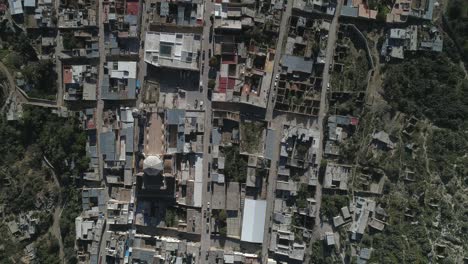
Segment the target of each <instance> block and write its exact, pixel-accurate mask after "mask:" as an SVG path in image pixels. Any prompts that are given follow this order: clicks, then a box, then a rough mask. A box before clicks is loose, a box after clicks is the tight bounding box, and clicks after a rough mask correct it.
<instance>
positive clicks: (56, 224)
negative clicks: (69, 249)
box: [43, 156, 65, 263]
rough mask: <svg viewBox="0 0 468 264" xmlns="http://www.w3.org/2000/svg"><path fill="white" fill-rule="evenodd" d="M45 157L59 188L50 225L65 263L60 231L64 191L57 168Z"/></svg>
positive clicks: (45, 161)
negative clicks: (62, 190)
mask: <svg viewBox="0 0 468 264" xmlns="http://www.w3.org/2000/svg"><path fill="white" fill-rule="evenodd" d="M43 159H44V164H45V165H46V166H47V167H48V168H49V170H50V172H51V173H52V178H53V179H54V184H55V186H57V188H59V193H58V202H57V206H55V210H54V216H53V222H52V226H51V227H50V230H49V231H50V232H51V233H52V234H53V235H54V236H55V238H56V239H57V241H58V243H59V257H60V259H61V260H62V261H61V262H62V263H65V253H64V251H63V248H64V247H63V240H62V233H61V231H60V216H61V215H62V211H63V205H62V203H63V198H62V192H61V187H60V181H59V178H58V177H57V175H56V174H55V168H54V167H53V166H52V164H50V162H49V160H48V159H47V158H46V157H45V156H43Z"/></svg>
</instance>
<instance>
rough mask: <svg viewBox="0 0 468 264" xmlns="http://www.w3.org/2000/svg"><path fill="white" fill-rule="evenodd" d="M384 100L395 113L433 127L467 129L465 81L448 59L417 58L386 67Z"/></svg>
mask: <svg viewBox="0 0 468 264" xmlns="http://www.w3.org/2000/svg"><path fill="white" fill-rule="evenodd" d="M383 88H384V91H385V93H384V98H385V99H386V100H387V101H388V102H389V103H390V105H391V106H392V107H394V108H395V109H397V110H399V111H402V112H404V113H407V114H413V115H416V116H420V117H421V116H424V117H427V118H429V119H430V120H431V121H432V122H433V123H434V124H435V125H436V126H439V127H445V128H451V129H457V128H462V127H466V126H467V125H468V122H467V119H466V117H467V116H468V81H467V80H465V79H464V73H463V72H462V71H461V69H460V68H459V67H457V66H456V65H454V64H452V63H451V62H450V61H449V60H448V58H446V57H443V56H435V57H433V58H430V57H427V56H420V57H417V58H411V59H407V60H406V61H404V62H402V63H400V64H394V65H390V66H388V68H387V70H386V73H385V79H384V83H383Z"/></svg>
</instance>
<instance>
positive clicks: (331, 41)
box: [315, 0, 343, 229]
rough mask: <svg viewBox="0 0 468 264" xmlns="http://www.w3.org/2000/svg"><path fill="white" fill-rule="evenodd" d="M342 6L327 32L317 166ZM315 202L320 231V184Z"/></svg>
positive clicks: (319, 117) (316, 221)
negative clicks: (330, 70) (330, 69)
mask: <svg viewBox="0 0 468 264" xmlns="http://www.w3.org/2000/svg"><path fill="white" fill-rule="evenodd" d="M342 5H343V2H342V1H341V0H338V5H337V8H336V12H335V16H334V17H333V20H332V23H331V25H330V31H329V32H328V42H327V51H326V52H327V53H326V55H327V56H326V58H325V66H324V71H323V81H322V93H321V98H320V111H319V116H318V126H319V131H320V143H319V148H318V150H317V164H319V165H320V162H321V160H322V152H323V137H324V133H323V132H324V131H323V129H324V127H323V119H324V118H325V115H326V114H327V110H328V105H327V89H328V83H329V82H330V73H329V70H328V69H329V67H330V65H331V64H332V62H333V54H334V49H335V44H336V37H337V33H338V26H339V24H338V17H339V14H340V13H341V7H342ZM315 201H316V203H317V217H315V228H318V229H320V217H319V215H320V205H321V201H322V185H321V184H320V182H319V183H318V184H317V188H316V193H315Z"/></svg>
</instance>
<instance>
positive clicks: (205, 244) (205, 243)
mask: <svg viewBox="0 0 468 264" xmlns="http://www.w3.org/2000/svg"><path fill="white" fill-rule="evenodd" d="M213 7H214V6H213V3H212V2H211V1H210V0H206V1H205V13H204V21H205V23H206V24H205V26H204V28H203V41H202V53H203V52H205V54H206V55H205V61H202V64H204V66H205V70H204V72H203V73H202V70H201V68H200V78H201V80H202V82H203V98H205V99H204V101H205V103H204V106H205V133H204V136H203V193H202V214H203V212H204V211H205V210H207V203H208V201H211V193H208V188H207V183H208V182H209V180H210V179H209V178H208V171H209V167H208V162H210V163H211V154H209V153H208V147H209V145H210V133H211V129H212V124H211V113H212V110H211V101H210V100H208V69H209V57H208V54H209V50H210V49H211V48H212V43H210V42H209V39H210V30H211V21H210V16H211V12H212V11H213ZM202 64H200V65H202ZM206 229H207V226H206V220H205V219H203V224H202V234H201V249H200V251H201V258H202V259H201V260H200V262H199V263H203V261H204V258H205V256H206V254H207V251H208V250H209V249H210V242H211V239H210V234H211V230H206Z"/></svg>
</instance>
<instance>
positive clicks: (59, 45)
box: [54, 1, 64, 107]
mask: <svg viewBox="0 0 468 264" xmlns="http://www.w3.org/2000/svg"><path fill="white" fill-rule="evenodd" d="M59 7H60V1H54V8H55V13H56V14H58V13H59ZM60 34H61V32H60V29H57V37H56V38H55V72H56V73H57V106H58V107H60V106H63V94H64V93H63V84H62V61H61V58H60V54H62V50H63V45H62V41H61V35H60Z"/></svg>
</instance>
